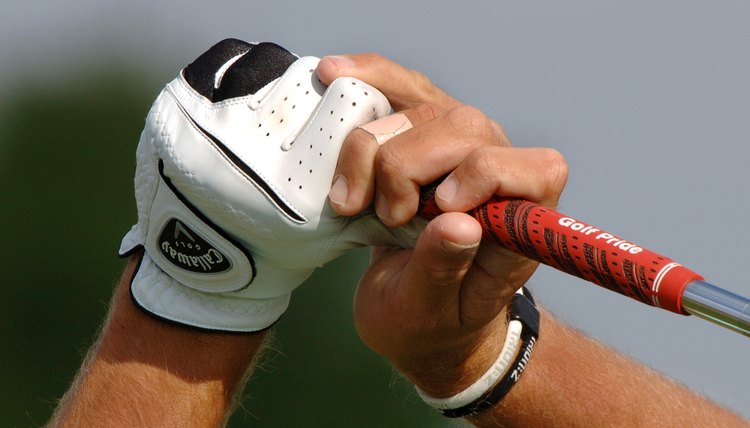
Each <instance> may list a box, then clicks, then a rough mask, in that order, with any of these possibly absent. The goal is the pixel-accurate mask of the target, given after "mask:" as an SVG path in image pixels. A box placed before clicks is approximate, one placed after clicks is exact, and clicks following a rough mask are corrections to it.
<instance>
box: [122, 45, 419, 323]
mask: <svg viewBox="0 0 750 428" xmlns="http://www.w3.org/2000/svg"><path fill="white" fill-rule="evenodd" d="M317 63H318V59H317V58H314V57H303V58H298V57H297V56H295V55H294V54H292V53H290V52H288V51H286V50H285V49H283V48H281V47H279V46H277V45H275V44H272V43H260V44H249V43H245V42H242V41H239V40H232V39H229V40H224V41H222V42H220V43H218V44H217V45H215V46H214V47H212V48H211V49H209V50H208V51H207V52H205V53H204V54H203V55H201V56H200V57H199V58H198V59H196V60H195V61H194V62H193V63H192V64H190V65H189V66H188V67H186V68H185V69H184V70H183V71H182V73H181V74H180V76H178V77H177V78H176V79H175V80H173V81H172V82H170V83H169V84H168V85H167V86H166V88H164V90H163V91H162V92H161V94H160V95H159V97H158V98H157V99H156V101H155V103H154V105H153V107H152V108H151V111H150V113H149V115H148V117H147V119H146V126H145V128H144V130H143V133H142V135H141V140H140V143H139V145H138V150H137V170H136V175H135V195H136V202H137V205H138V223H137V224H136V225H135V226H133V228H132V229H131V230H130V232H128V234H127V235H126V236H125V237H124V238H123V241H122V244H121V246H120V254H121V255H126V254H129V253H132V252H133V251H134V250H135V249H136V248H138V247H140V246H142V247H143V248H144V249H145V252H144V255H143V258H142V260H141V262H140V264H139V266H138V269H137V272H136V274H135V276H134V278H133V282H132V284H131V293H132V296H133V298H134V300H135V302H136V303H137V304H138V305H139V306H140V307H141V308H143V309H145V310H146V311H148V312H150V313H152V314H154V315H156V316H159V317H162V318H165V319H168V320H172V321H175V322H178V323H182V324H186V325H191V326H195V327H199V328H206V329H211V330H227V331H257V330H260V329H263V328H266V327H268V326H270V325H271V324H273V323H274V322H275V321H276V320H277V319H278V318H279V317H280V316H281V314H282V313H283V312H284V310H285V309H286V308H287V306H288V303H289V297H290V294H291V291H292V290H293V289H294V288H295V287H297V286H298V285H300V284H301V283H302V282H303V281H304V280H305V279H307V278H308V277H309V276H310V275H311V274H312V272H313V270H314V269H315V268H316V267H318V266H321V265H323V264H324V263H326V262H328V261H330V260H332V259H334V258H336V257H338V256H340V255H342V254H343V253H345V252H346V251H348V250H349V249H351V248H354V247H359V246H362V245H369V244H393V245H411V244H413V242H414V240H415V239H416V236H417V234H418V232H419V230H420V229H421V227H422V226H423V221H420V220H416V221H415V223H413V224H411V225H409V226H407V227H403V228H400V229H394V230H391V229H388V228H387V227H385V226H384V225H382V224H381V223H380V222H379V221H378V219H377V218H376V217H375V216H374V214H372V213H366V214H365V215H360V216H357V217H356V218H348V217H342V216H339V215H337V214H336V213H335V212H334V211H333V210H332V209H330V207H329V206H328V202H327V194H328V191H329V189H330V186H331V180H332V175H333V172H334V169H335V167H336V162H337V158H338V153H339V150H340V148H341V145H342V143H343V141H344V139H345V137H346V136H347V134H348V133H349V132H351V131H352V130H353V129H355V128H356V127H357V126H360V125H363V124H365V123H367V122H370V121H373V120H375V119H378V118H380V117H382V116H385V115H388V114H389V113H390V112H391V109H390V106H389V104H388V102H387V100H386V99H385V97H384V96H383V95H382V94H381V93H380V92H378V91H377V90H376V89H374V88H372V87H371V86H369V85H367V84H365V83H363V82H361V81H358V80H356V79H351V78H341V79H338V80H336V81H335V82H333V83H332V84H331V85H330V86H329V87H327V88H326V87H325V86H323V85H322V84H321V83H320V81H319V80H318V78H317V75H316V73H315V68H316V66H317Z"/></svg>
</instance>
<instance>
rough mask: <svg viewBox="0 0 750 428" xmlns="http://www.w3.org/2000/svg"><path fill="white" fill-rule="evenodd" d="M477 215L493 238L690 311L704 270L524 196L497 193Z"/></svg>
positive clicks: (428, 196)
mask: <svg viewBox="0 0 750 428" xmlns="http://www.w3.org/2000/svg"><path fill="white" fill-rule="evenodd" d="M441 213H442V211H440V209H439V208H438V206H437V204H436V203H435V199H434V188H432V189H429V190H426V191H424V192H423V194H422V198H421V205H420V215H421V216H422V217H424V218H427V219H432V218H434V217H437V216H438V215H440V214H441ZM469 214H471V215H473V216H474V217H475V218H476V219H477V220H478V221H479V223H480V224H481V225H482V229H483V230H484V236H485V238H486V239H490V240H492V241H494V242H496V243H498V244H500V245H502V246H503V247H505V248H508V249H510V250H512V251H514V252H516V253H519V254H522V255H524V256H527V257H529V258H531V259H534V260H536V261H538V262H540V263H544V264H546V265H548V266H552V267H554V268H555V269H558V270H561V271H563V272H565V273H568V274H571V275H575V276H577V277H579V278H582V279H585V280H586V281H590V282H593V283H594V284H597V285H600V286H602V287H604V288H607V289H609V290H612V291H615V292H617V293H620V294H624V295H626V296H628V297H631V298H633V299H635V300H638V301H641V302H643V303H646V304H648V305H652V306H656V307H660V308H663V309H667V310H670V311H672V312H676V313H679V314H684V315H687V312H685V311H684V310H683V308H682V302H681V301H682V293H683V291H684V289H685V287H686V286H687V284H688V283H689V282H691V281H694V280H700V279H703V277H702V276H700V275H698V274H697V273H695V272H693V271H691V270H690V269H687V268H685V267H684V266H682V265H680V264H679V263H675V262H674V261H673V260H671V259H669V258H667V257H664V256H662V255H660V254H657V253H654V252H653V251H649V250H647V249H645V248H643V247H641V246H639V245H636V244H635V243H633V242H630V241H626V240H624V239H621V238H619V237H618V236H616V235H614V234H611V233H608V232H605V231H603V230H601V229H599V228H596V227H593V226H591V225H589V224H587V223H583V222H581V221H578V220H576V219H574V218H572V217H567V216H565V215H563V214H560V213H558V212H556V211H554V210H551V209H549V208H545V207H542V206H540V205H537V204H534V203H532V202H528V201H523V200H518V199H501V198H494V199H492V200H490V201H488V202H486V203H485V204H484V205H482V206H480V207H478V208H475V209H474V210H472V211H471V212H470V213H469Z"/></svg>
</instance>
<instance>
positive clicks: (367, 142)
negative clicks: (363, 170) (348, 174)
mask: <svg viewBox="0 0 750 428" xmlns="http://www.w3.org/2000/svg"><path fill="white" fill-rule="evenodd" d="M376 151H377V143H376V142H375V141H373V138H372V136H371V135H370V134H369V133H367V131H364V130H361V129H355V130H354V131H352V132H351V133H350V134H349V135H348V136H347V137H346V139H345V140H344V144H343V145H342V146H341V152H340V154H339V160H340V162H339V167H342V168H347V166H349V165H351V166H353V167H356V168H359V167H360V166H362V165H364V164H371V163H372V159H373V157H374V153H375V152H376Z"/></svg>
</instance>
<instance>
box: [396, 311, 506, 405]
mask: <svg viewBox="0 0 750 428" xmlns="http://www.w3.org/2000/svg"><path fill="white" fill-rule="evenodd" d="M507 328H508V323H507V315H506V310H505V309H503V310H502V311H501V312H500V313H499V314H498V315H497V316H496V317H495V318H494V319H493V320H492V321H491V322H489V323H488V324H487V325H485V327H484V328H482V329H480V330H478V331H476V332H474V333H472V334H471V335H469V336H467V337H465V338H462V339H461V340H455V341H453V342H451V343H441V346H439V347H435V348H434V349H430V350H427V351H426V352H423V353H421V355H419V356H418V357H412V358H409V359H408V360H405V361H403V362H396V361H394V362H393V363H394V365H395V366H396V368H397V369H399V371H400V372H401V373H403V374H404V375H405V376H406V377H407V378H408V379H409V380H410V381H411V382H412V383H413V384H414V385H415V386H416V387H417V388H419V390H421V391H423V392H424V393H425V394H427V395H429V396H431V397H436V398H442V397H450V396H453V395H455V394H457V393H459V392H461V391H463V390H465V389H466V388H468V387H469V386H470V385H471V384H473V383H474V382H475V381H476V380H477V379H479V378H480V377H481V376H482V375H483V374H484V373H485V372H487V370H488V369H489V368H490V367H492V365H493V363H494V362H495V360H496V359H497V357H498V355H499V354H500V352H501V349H502V347H503V341H502V340H498V337H502V338H504V337H505V335H506V332H507Z"/></svg>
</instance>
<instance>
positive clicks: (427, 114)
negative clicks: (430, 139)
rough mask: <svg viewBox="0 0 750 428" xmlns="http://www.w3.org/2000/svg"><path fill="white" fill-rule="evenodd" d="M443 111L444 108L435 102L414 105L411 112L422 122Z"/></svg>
mask: <svg viewBox="0 0 750 428" xmlns="http://www.w3.org/2000/svg"><path fill="white" fill-rule="evenodd" d="M443 112H444V110H443V109H442V108H440V107H439V106H437V105H435V104H430V103H425V104H419V105H418V106H416V107H414V108H413V109H412V111H411V114H412V115H413V116H414V118H415V119H416V120H417V121H418V122H419V123H422V122H427V121H429V120H432V119H434V118H436V117H438V116H440V115H441V114H443Z"/></svg>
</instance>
